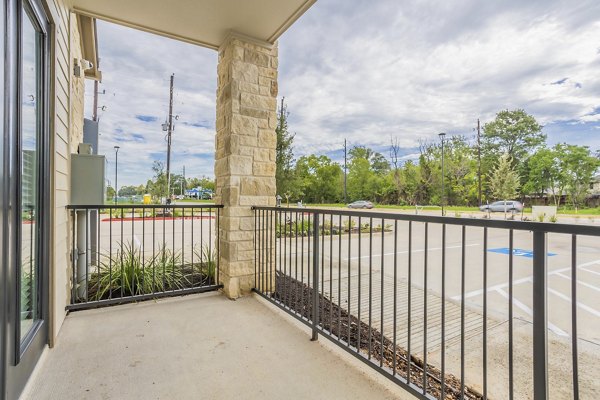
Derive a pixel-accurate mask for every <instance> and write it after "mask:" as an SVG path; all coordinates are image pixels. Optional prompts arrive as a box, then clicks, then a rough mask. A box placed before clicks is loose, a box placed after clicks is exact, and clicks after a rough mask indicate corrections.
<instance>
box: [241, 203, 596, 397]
mask: <svg viewBox="0 0 600 400" xmlns="http://www.w3.org/2000/svg"><path fill="white" fill-rule="evenodd" d="M253 210H254V219H255V239H254V244H255V245H254V251H255V257H256V263H255V288H254V291H255V292H256V293H258V294H259V295H261V296H262V297H264V298H266V299H268V300H269V301H271V302H272V303H274V304H275V305H277V306H278V307H280V308H281V309H283V310H285V311H286V312H288V313H289V314H291V315H292V316H294V317H296V318H297V319H298V320H300V321H302V322H304V323H305V324H306V325H308V326H309V327H311V329H312V337H313V340H316V339H317V338H318V336H319V335H321V336H324V337H326V338H327V339H329V340H331V341H333V342H334V343H336V344H337V345H339V346H341V347H342V348H343V349H345V350H346V351H348V352H349V353H351V354H352V355H354V356H356V357H357V358H359V359H360V360H362V361H364V362H365V363H367V364H368V365H369V366H371V367H373V368H374V369H376V370H377V371H378V372H380V373H381V374H383V375H384V376H386V377H387V378H389V379H391V380H392V381H394V382H396V383H397V384H399V385H401V386H402V387H403V388H405V389H406V390H408V391H409V392H410V393H412V394H413V395H415V396H417V397H419V398H423V399H447V398H456V399H462V398H468V399H488V398H496V399H504V398H506V399H515V398H534V399H537V400H539V399H548V398H549V396H550V394H552V397H554V398H574V399H578V398H587V397H586V396H592V394H593V393H595V390H597V387H596V388H594V385H597V383H594V382H597V381H596V380H595V379H594V378H593V375H590V374H593V372H591V371H593V370H595V366H594V365H585V366H584V367H581V366H579V360H580V358H581V357H582V356H584V359H585V360H587V361H586V362H590V360H592V361H593V360H594V358H593V354H598V352H597V348H596V349H595V350H594V349H592V351H591V352H589V353H588V352H587V347H586V349H585V350H584V351H583V353H582V351H581V346H582V345H585V346H592V347H593V346H597V345H598V343H596V342H594V340H595V336H594V335H595V334H594V333H593V332H595V331H596V329H597V328H598V327H599V326H598V322H599V321H600V320H598V319H597V318H598V317H600V313H598V312H597V311H595V310H594V309H593V306H594V299H596V295H597V291H600V278H598V277H600V271H595V270H593V268H595V267H596V266H598V265H600V259H596V258H598V256H597V255H596V256H595V257H596V258H594V255H593V254H594V253H595V252H594V250H593V249H598V250H600V247H599V246H598V244H597V243H598V242H597V241H598V236H600V228H599V227H597V226H590V225H566V224H552V223H538V222H522V221H503V220H490V219H474V218H470V219H467V218H451V217H435V216H424V215H408V214H396V213H383V212H362V211H348V210H325V209H309V208H277V207H253ZM528 249H531V250H528ZM578 257H581V258H582V259H583V260H582V261H585V262H583V263H580V264H578V263H579V262H580V261H578ZM590 258H591V260H590ZM578 271H579V272H581V273H583V272H585V273H586V274H588V275H590V277H592V278H593V279H597V280H598V281H599V282H598V284H597V286H595V285H596V283H594V282H592V281H590V280H588V279H586V280H585V281H581V280H580V279H579V278H578V276H577V273H578ZM594 277H595V278H594ZM594 291H595V292H594ZM580 293H581V296H580ZM549 296H551V297H552V298H551V301H550V302H549ZM580 297H581V299H580ZM590 304H591V306H590ZM580 313H584V314H585V320H584V319H581V323H582V324H581V325H580V326H578V314H580ZM581 318H583V317H581ZM578 327H579V328H582V329H581V330H582V331H585V332H586V333H585V337H584V335H583V334H581V335H580V334H579V333H578ZM549 337H550V339H551V340H549ZM583 374H587V375H586V376H584V377H583V378H582V375H583Z"/></svg>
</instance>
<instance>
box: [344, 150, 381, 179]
mask: <svg viewBox="0 0 600 400" xmlns="http://www.w3.org/2000/svg"><path fill="white" fill-rule="evenodd" d="M349 154H350V162H351V163H352V161H353V160H356V159H358V158H363V159H365V160H367V161H368V162H369V166H370V168H371V169H372V170H373V172H375V173H376V174H378V175H383V174H385V173H386V172H388V171H389V170H390V163H389V162H388V161H387V160H386V159H385V157H384V156H383V154H381V153H378V152H376V151H374V150H372V149H370V148H368V147H365V146H354V147H353V148H351V149H350V151H349Z"/></svg>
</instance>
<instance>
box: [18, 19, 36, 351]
mask: <svg viewBox="0 0 600 400" xmlns="http://www.w3.org/2000/svg"><path fill="white" fill-rule="evenodd" d="M21 30H22V32H21V34H22V36H21V37H22V42H21V46H22V53H21V54H22V55H23V58H22V66H21V68H22V69H21V73H22V79H21V80H20V84H21V99H20V100H21V131H20V133H21V135H20V141H21V154H20V156H21V165H20V170H21V188H20V190H21V193H20V195H21V235H20V236H21V237H20V240H21V242H20V246H21V249H20V250H21V271H20V272H21V287H20V295H21V339H23V337H25V336H26V335H27V333H28V332H29V330H30V329H31V327H32V325H33V322H34V321H35V320H36V319H37V318H38V315H39V310H38V299H37V296H38V293H37V288H38V286H39V285H38V279H39V276H38V262H39V260H38V259H37V249H38V244H39V243H38V241H39V237H38V233H37V230H38V229H37V227H38V224H37V222H38V216H39V213H38V209H39V204H38V202H39V200H38V193H37V188H38V179H39V174H38V173H37V170H38V154H39V152H38V145H39V140H38V138H39V131H40V127H41V124H40V122H41V121H40V112H39V100H40V99H39V93H40V87H39V86H40V79H39V77H40V38H39V36H40V35H39V32H38V31H37V29H36V28H35V26H34V25H33V23H32V22H31V20H30V18H29V16H28V14H27V13H26V12H25V10H24V12H23V24H22V28H21Z"/></svg>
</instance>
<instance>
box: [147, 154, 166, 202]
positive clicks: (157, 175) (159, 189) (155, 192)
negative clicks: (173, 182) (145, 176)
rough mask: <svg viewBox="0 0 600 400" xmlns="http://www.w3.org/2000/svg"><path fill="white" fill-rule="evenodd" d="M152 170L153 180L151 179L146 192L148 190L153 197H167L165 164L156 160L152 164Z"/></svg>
mask: <svg viewBox="0 0 600 400" xmlns="http://www.w3.org/2000/svg"><path fill="white" fill-rule="evenodd" d="M152 171H153V172H154V180H153V181H152V185H151V186H150V188H148V189H149V190H148V192H150V194H151V195H152V196H153V197H157V198H161V197H168V194H167V174H166V173H165V165H164V164H163V163H162V162H161V161H158V160H156V161H154V163H153V164H152Z"/></svg>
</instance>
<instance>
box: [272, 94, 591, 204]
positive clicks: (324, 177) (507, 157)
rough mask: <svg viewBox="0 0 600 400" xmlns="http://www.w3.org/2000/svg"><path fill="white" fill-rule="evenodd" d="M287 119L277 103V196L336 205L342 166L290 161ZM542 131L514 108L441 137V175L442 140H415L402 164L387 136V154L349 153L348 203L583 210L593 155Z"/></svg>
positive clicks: (323, 160) (309, 158)
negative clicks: (510, 204)
mask: <svg viewBox="0 0 600 400" xmlns="http://www.w3.org/2000/svg"><path fill="white" fill-rule="evenodd" d="M288 115H289V113H288V111H287V109H286V107H285V105H283V109H281V110H280V113H279V116H280V117H279V124H278V126H277V128H276V134H277V170H276V183H277V192H278V194H279V195H281V196H283V197H284V198H288V199H289V200H290V201H300V200H301V201H304V202H306V203H339V202H342V201H343V200H344V171H343V166H342V165H340V163H338V162H335V161H333V160H331V159H330V158H329V157H327V156H325V155H316V154H310V155H304V156H301V157H299V158H298V159H295V158H294V153H293V141H294V134H292V133H290V132H289V128H288V123H287V118H288ZM542 128H543V127H542V126H541V125H540V124H539V123H538V122H537V121H536V120H535V118H534V117H533V116H531V115H529V114H527V113H526V112H525V111H524V110H521V109H517V110H504V111H500V112H499V113H498V114H496V117H495V119H494V120H493V121H490V122H488V123H486V124H484V125H483V129H482V134H481V136H480V138H479V140H477V138H474V139H473V138H468V137H466V136H461V135H454V136H449V135H447V136H446V137H445V139H444V149H443V151H444V172H443V178H442V142H441V141H440V140H435V141H421V142H420V145H419V155H418V157H416V159H414V160H412V159H408V160H403V158H402V156H401V149H400V146H399V145H398V139H397V138H391V141H390V147H389V154H388V157H386V156H384V155H383V154H382V153H380V152H377V151H375V150H373V149H370V148H368V147H365V146H360V145H358V146H354V147H352V148H351V149H350V150H349V152H348V156H349V157H348V165H347V166H348V170H347V198H346V200H347V201H348V202H351V201H355V200H370V201H373V202H377V203H380V204H397V205H416V204H419V205H439V204H441V202H442V201H444V203H445V204H447V205H456V206H476V205H479V203H480V202H481V203H486V202H491V201H495V200H504V199H508V198H511V199H514V198H518V199H521V200H523V201H525V200H526V199H527V201H528V202H531V200H532V199H538V200H537V201H539V202H542V201H548V202H550V203H551V204H556V205H558V204H559V202H560V201H561V199H564V198H566V200H567V201H568V203H569V205H571V206H572V207H574V208H578V207H581V206H583V205H584V204H585V199H586V197H587V195H588V193H589V188H590V182H591V179H592V177H593V175H594V173H596V171H597V169H598V167H599V166H600V160H599V158H598V153H599V152H598V151H596V153H594V152H592V151H591V150H590V148H589V147H588V146H579V145H572V144H567V143H559V144H556V145H554V146H552V147H550V146H548V145H547V143H546V140H547V138H546V135H545V134H544V133H543V131H542ZM442 179H443V180H444V193H443V194H442ZM480 186H481V199H480V198H479V196H480V191H479V187H480ZM541 199H544V200H541Z"/></svg>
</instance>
